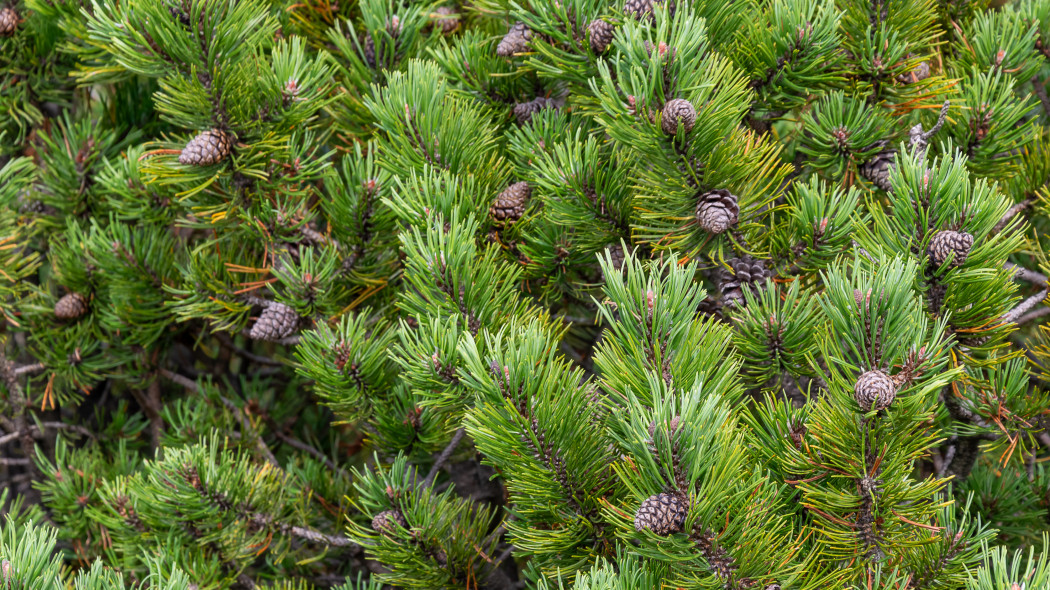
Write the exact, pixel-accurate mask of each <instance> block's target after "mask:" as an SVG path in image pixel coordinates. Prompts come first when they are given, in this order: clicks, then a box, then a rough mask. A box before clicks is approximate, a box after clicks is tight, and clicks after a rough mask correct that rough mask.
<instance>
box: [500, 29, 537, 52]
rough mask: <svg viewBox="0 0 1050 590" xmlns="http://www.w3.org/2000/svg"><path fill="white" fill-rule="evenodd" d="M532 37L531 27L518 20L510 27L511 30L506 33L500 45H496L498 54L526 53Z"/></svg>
mask: <svg viewBox="0 0 1050 590" xmlns="http://www.w3.org/2000/svg"><path fill="white" fill-rule="evenodd" d="M531 38H532V31H530V30H529V27H527V26H525V23H523V22H521V21H518V22H516V23H514V25H513V26H511V27H510V30H509V31H507V34H506V35H504V37H503V39H502V40H501V41H500V42H499V45H497V46H496V55H498V56H500V57H510V56H512V55H514V54H515V53H524V52H525V51H526V50H527V49H528V45H529V39H531Z"/></svg>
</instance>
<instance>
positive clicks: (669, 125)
mask: <svg viewBox="0 0 1050 590" xmlns="http://www.w3.org/2000/svg"><path fill="white" fill-rule="evenodd" d="M678 123H681V124H682V128H683V129H684V130H685V132H686V133H689V132H690V131H692V130H693V125H695V124H696V109H695V108H693V103H691V102H689V101H688V100H685V99H683V98H675V99H672V100H669V101H667V104H665V105H664V112H663V115H661V117H660V128H661V129H663V131H664V133H666V134H668V135H674V134H675V133H677V132H678Z"/></svg>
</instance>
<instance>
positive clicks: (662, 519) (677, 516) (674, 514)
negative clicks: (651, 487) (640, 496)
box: [634, 493, 689, 537]
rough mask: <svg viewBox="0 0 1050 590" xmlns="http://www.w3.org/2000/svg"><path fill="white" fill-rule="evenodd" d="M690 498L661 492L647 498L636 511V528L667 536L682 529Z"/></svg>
mask: <svg viewBox="0 0 1050 590" xmlns="http://www.w3.org/2000/svg"><path fill="white" fill-rule="evenodd" d="M688 513H689V500H688V498H684V497H682V496H680V495H678V494H668V493H660V494H654V495H652V496H649V497H648V498H646V499H645V500H644V501H643V502H642V504H641V506H639V507H638V511H637V512H635V513H634V530H636V531H638V532H641V531H643V530H645V529H649V530H650V531H652V532H654V533H656V534H657V535H660V536H661V537H666V536H667V535H670V534H672V533H677V532H680V531H681V530H682V525H684V524H685V517H686V515H687V514H688Z"/></svg>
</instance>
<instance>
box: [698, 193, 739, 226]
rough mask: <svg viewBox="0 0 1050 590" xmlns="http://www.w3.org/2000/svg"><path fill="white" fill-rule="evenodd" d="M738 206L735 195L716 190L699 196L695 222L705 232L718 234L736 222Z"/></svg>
mask: <svg viewBox="0 0 1050 590" xmlns="http://www.w3.org/2000/svg"><path fill="white" fill-rule="evenodd" d="M739 215H740V205H739V204H738V203H737V198H736V195H734V194H733V193H731V192H729V191H727V190H725V189H721V188H720V189H716V190H713V191H711V192H708V193H704V194H703V195H701V196H700V202H699V203H697V204H696V222H697V224H698V225H699V226H700V229H703V230H704V231H706V232H710V233H712V234H720V233H722V232H724V231H726V230H727V229H729V228H730V227H731V226H732V225H733V224H735V223H736V222H737V218H738V217H739Z"/></svg>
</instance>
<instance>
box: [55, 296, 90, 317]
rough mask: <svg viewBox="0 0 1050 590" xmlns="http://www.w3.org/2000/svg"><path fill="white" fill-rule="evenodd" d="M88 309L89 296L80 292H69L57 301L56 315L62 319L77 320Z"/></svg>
mask: <svg viewBox="0 0 1050 590" xmlns="http://www.w3.org/2000/svg"><path fill="white" fill-rule="evenodd" d="M87 310H88V302H87V298H85V297H84V296H83V295H81V294H80V293H69V294H68V295H66V296H65V297H62V298H61V299H59V300H58V301H57V302H56V303H55V317H56V318H58V319H60V320H75V319H77V318H79V317H82V316H83V315H84V314H85V313H87Z"/></svg>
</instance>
